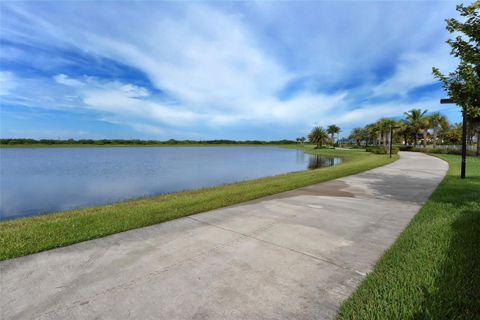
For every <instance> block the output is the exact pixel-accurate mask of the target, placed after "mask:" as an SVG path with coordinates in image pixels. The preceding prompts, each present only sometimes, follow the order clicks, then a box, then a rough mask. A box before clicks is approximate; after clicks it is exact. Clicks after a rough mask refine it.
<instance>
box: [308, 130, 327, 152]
mask: <svg viewBox="0 0 480 320" xmlns="http://www.w3.org/2000/svg"><path fill="white" fill-rule="evenodd" d="M308 140H310V142H312V143H315V144H316V145H317V148H320V147H322V146H323V144H324V143H325V142H326V141H327V140H328V133H327V131H326V130H325V129H324V128H323V127H318V126H316V127H314V128H313V129H312V131H310V134H309V135H308Z"/></svg>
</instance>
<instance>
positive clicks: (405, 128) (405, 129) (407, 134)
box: [398, 120, 413, 145]
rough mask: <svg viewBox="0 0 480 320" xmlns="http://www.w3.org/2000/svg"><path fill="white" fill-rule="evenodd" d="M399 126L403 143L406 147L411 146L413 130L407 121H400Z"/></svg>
mask: <svg viewBox="0 0 480 320" xmlns="http://www.w3.org/2000/svg"><path fill="white" fill-rule="evenodd" d="M398 126H399V128H398V134H399V135H400V136H402V137H403V143H404V144H405V145H407V144H409V141H411V140H410V138H411V136H412V132H413V131H412V129H411V128H410V126H409V125H408V123H407V122H406V121H405V120H401V121H399V123H398Z"/></svg>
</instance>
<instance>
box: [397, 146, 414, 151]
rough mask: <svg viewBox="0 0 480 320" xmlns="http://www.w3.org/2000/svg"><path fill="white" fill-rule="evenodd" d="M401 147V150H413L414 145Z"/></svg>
mask: <svg viewBox="0 0 480 320" xmlns="http://www.w3.org/2000/svg"><path fill="white" fill-rule="evenodd" d="M399 149H400V151H412V149H413V147H412V146H400V147H399Z"/></svg>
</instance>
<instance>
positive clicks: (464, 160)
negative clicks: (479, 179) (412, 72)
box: [440, 98, 467, 179]
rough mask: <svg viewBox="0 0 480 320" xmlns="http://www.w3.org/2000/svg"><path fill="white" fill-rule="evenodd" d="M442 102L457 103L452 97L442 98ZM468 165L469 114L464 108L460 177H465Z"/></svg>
mask: <svg viewBox="0 0 480 320" xmlns="http://www.w3.org/2000/svg"><path fill="white" fill-rule="evenodd" d="M440 103H441V104H451V103H455V102H454V101H453V100H452V99H450V98H448V99H440ZM466 167H467V114H466V112H465V110H464V108H462V169H461V173H460V177H461V178H462V179H465V170H466Z"/></svg>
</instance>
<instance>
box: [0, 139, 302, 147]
mask: <svg viewBox="0 0 480 320" xmlns="http://www.w3.org/2000/svg"><path fill="white" fill-rule="evenodd" d="M295 143H296V141H293V140H274V141H260V140H243V141H236V140H224V139H219V140H205V141H201V140H200V141H196V140H174V139H170V140H165V141H160V140H122V139H114V140H112V139H102V140H92V139H81V140H73V139H69V140H54V139H41V140H35V139H0V146H11V145H19V146H21V145H47V146H62V145H68V146H74V145H79V146H81V145H97V146H98V145H100V146H109V145H111V146H130V145H131V146H156V145H219V144H225V145H227V144H235V145H238V144H240V145H241V144H246V145H279V144H295Z"/></svg>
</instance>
